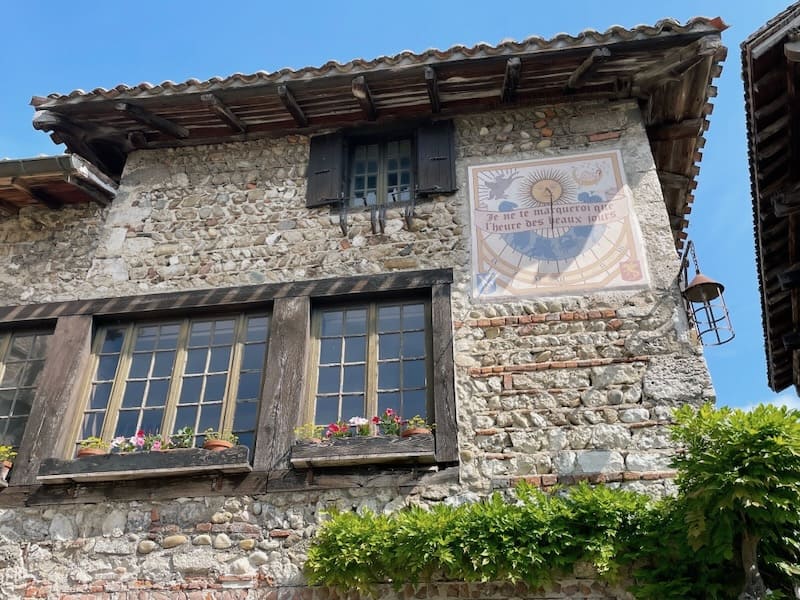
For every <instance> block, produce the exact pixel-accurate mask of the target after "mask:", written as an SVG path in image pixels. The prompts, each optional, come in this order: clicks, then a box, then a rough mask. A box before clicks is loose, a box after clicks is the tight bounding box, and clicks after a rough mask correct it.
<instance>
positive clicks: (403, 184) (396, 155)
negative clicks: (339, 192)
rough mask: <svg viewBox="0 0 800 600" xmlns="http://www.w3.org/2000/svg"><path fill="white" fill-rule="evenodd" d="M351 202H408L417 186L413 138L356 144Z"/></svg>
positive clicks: (351, 183)
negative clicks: (412, 160) (413, 171)
mask: <svg viewBox="0 0 800 600" xmlns="http://www.w3.org/2000/svg"><path fill="white" fill-rule="evenodd" d="M350 162H351V165H352V168H351V173H350V194H349V196H348V197H349V198H350V204H351V206H356V207H359V206H374V205H376V204H391V203H394V202H408V201H409V200H411V194H412V190H413V185H412V169H411V140H410V139H399V140H391V141H383V142H380V143H375V144H361V145H358V146H355V147H354V148H353V156H352V159H351V161H350Z"/></svg>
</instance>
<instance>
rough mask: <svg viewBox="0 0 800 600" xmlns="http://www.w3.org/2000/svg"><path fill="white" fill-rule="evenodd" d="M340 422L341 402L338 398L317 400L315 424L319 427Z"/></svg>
mask: <svg viewBox="0 0 800 600" xmlns="http://www.w3.org/2000/svg"><path fill="white" fill-rule="evenodd" d="M338 420H339V400H338V398H329V397H322V398H317V406H316V412H315V418H314V423H316V424H317V425H327V424H328V423H333V422H334V421H338Z"/></svg>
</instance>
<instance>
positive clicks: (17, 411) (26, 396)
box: [12, 389, 35, 417]
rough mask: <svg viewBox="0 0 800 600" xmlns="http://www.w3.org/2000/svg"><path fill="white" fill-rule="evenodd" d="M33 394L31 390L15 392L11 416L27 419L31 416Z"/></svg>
mask: <svg viewBox="0 0 800 600" xmlns="http://www.w3.org/2000/svg"><path fill="white" fill-rule="evenodd" d="M34 393H35V392H34V390H33V389H27V390H17V399H16V400H15V402H14V408H13V410H12V414H13V415H14V416H15V417H27V416H28V415H30V414H31V406H33V395H34Z"/></svg>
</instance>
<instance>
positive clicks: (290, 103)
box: [278, 83, 308, 127]
mask: <svg viewBox="0 0 800 600" xmlns="http://www.w3.org/2000/svg"><path fill="white" fill-rule="evenodd" d="M278 98H280V99H281V102H282V103H283V106H284V107H285V108H286V110H288V111H289V114H290V115H292V118H293V119H294V122H295V123H297V126H298V127H308V117H306V113H304V112H303V109H302V108H300V105H299V104H298V103H297V99H296V98H295V97H294V94H293V93H292V90H290V89H289V86H288V85H286V84H285V83H282V84H280V85H279V86H278Z"/></svg>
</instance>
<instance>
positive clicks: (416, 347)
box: [403, 331, 425, 358]
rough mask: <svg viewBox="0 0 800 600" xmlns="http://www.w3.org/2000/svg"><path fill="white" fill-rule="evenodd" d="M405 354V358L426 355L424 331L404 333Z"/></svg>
mask: <svg viewBox="0 0 800 600" xmlns="http://www.w3.org/2000/svg"><path fill="white" fill-rule="evenodd" d="M403 356H404V357H405V358H415V357H423V356H425V332H424V331H409V332H406V333H404V334H403Z"/></svg>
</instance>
